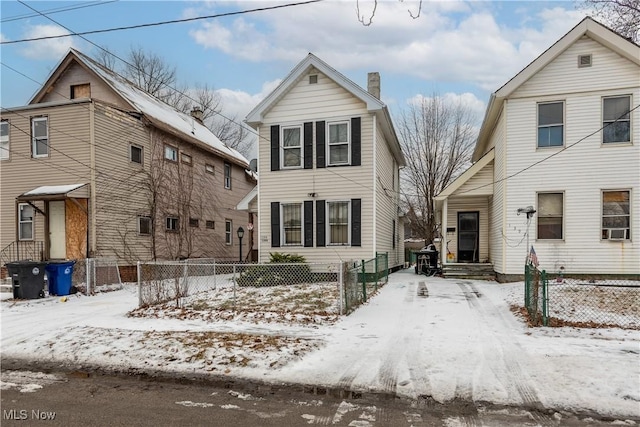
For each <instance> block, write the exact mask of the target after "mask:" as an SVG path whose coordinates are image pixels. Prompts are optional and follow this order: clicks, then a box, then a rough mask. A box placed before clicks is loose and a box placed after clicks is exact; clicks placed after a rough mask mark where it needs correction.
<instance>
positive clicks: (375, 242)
mask: <svg viewBox="0 0 640 427" xmlns="http://www.w3.org/2000/svg"><path fill="white" fill-rule="evenodd" d="M372 116H373V144H372V145H373V171H372V172H373V173H372V174H371V175H372V179H373V233H372V234H373V254H372V255H371V257H372V258H376V251H377V248H378V239H377V237H378V235H377V230H378V227H377V225H378V215H377V214H378V180H377V179H376V175H377V173H378V155H377V154H378V121H377V120H376V115H375V113H374V114H372Z"/></svg>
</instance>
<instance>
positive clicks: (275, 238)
mask: <svg viewBox="0 0 640 427" xmlns="http://www.w3.org/2000/svg"><path fill="white" fill-rule="evenodd" d="M271 247H272V248H279V247H280V202H271Z"/></svg>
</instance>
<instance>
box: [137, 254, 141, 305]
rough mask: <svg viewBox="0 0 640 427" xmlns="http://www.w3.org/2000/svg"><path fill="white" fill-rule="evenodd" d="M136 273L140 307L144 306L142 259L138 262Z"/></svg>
mask: <svg viewBox="0 0 640 427" xmlns="http://www.w3.org/2000/svg"><path fill="white" fill-rule="evenodd" d="M136 269H137V271H136V275H137V276H138V307H142V280H141V278H142V271H141V270H140V261H138V262H137V267H136Z"/></svg>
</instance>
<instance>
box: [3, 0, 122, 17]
mask: <svg viewBox="0 0 640 427" xmlns="http://www.w3.org/2000/svg"><path fill="white" fill-rule="evenodd" d="M117 1H119V0H105V1H94V2H87V3H81V4H79V5H76V6H67V7H57V8H53V9H47V10H44V11H43V12H45V13H49V14H53V13H60V12H68V11H70V10H77V9H84V8H87V7H94V6H102V5H104V4H109V3H115V2H117ZM35 16H40V14H39V13H31V14H25V15H17V16H12V17H9V18H4V19H2V20H0V22H11V21H19V20H20V19H27V18H33V17H35Z"/></svg>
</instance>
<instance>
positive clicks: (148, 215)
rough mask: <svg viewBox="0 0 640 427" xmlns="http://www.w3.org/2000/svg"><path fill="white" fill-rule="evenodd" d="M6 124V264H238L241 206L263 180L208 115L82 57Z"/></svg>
mask: <svg viewBox="0 0 640 427" xmlns="http://www.w3.org/2000/svg"><path fill="white" fill-rule="evenodd" d="M0 119H1V125H2V139H1V140H0V180H1V181H2V186H1V187H0V202H1V206H0V250H2V252H1V256H2V263H3V264H4V263H5V262H8V261H14V260H16V259H22V258H40V257H41V258H43V259H78V258H84V257H94V256H106V257H116V258H118V259H120V260H124V261H126V262H131V263H132V262H135V261H137V260H150V259H177V258H185V257H207V258H216V259H221V260H237V259H238V254H239V247H238V242H237V241H236V240H237V239H236V237H235V236H236V232H235V230H236V229H237V228H238V227H239V226H240V225H246V224H247V222H248V215H247V213H246V212H243V211H238V210H237V209H236V205H237V203H238V202H239V201H240V200H241V199H242V198H243V197H244V196H245V195H246V194H247V193H248V192H249V191H250V190H251V189H252V188H254V187H255V184H256V180H255V175H254V174H251V173H247V171H246V169H247V168H248V162H247V160H246V159H245V158H244V157H243V156H242V155H241V154H240V153H238V152H237V151H235V150H233V149H231V148H229V147H227V146H226V145H225V144H223V143H222V142H220V140H218V138H216V136H215V135H214V134H213V133H211V131H209V130H208V129H207V128H206V127H205V126H204V125H203V124H202V123H201V122H200V121H199V119H198V118H197V116H196V117H194V116H190V115H188V114H183V113H181V112H179V111H177V110H175V109H174V108H172V107H170V106H168V105H167V104H164V103H162V102H161V101H159V100H157V99H155V98H153V97H152V96H150V95H149V94H147V93H145V92H143V91H141V90H139V89H137V88H135V87H134V86H133V85H132V84H130V83H129V82H127V81H126V80H125V79H123V78H122V77H120V76H118V75H117V74H115V73H113V72H111V71H110V70H108V69H106V68H104V67H102V66H100V65H99V64H97V63H96V62H94V61H93V60H92V59H90V58H89V57H87V56H85V55H84V54H82V53H80V52H78V51H76V50H71V51H70V52H69V53H68V54H67V55H66V56H65V58H64V59H63V60H62V61H61V63H60V64H59V65H58V66H57V67H56V68H55V70H54V71H53V73H52V74H51V76H50V77H49V79H48V80H47V81H46V83H45V84H44V85H43V86H42V88H41V89H40V90H39V91H38V92H37V93H36V95H35V96H34V97H33V99H32V100H31V101H30V102H29V104H28V105H26V106H22V107H17V108H3V109H2V115H1V118H0ZM244 245H245V249H244V251H243V253H245V254H248V253H250V251H249V250H247V248H246V241H245V242H244Z"/></svg>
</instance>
